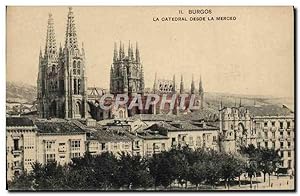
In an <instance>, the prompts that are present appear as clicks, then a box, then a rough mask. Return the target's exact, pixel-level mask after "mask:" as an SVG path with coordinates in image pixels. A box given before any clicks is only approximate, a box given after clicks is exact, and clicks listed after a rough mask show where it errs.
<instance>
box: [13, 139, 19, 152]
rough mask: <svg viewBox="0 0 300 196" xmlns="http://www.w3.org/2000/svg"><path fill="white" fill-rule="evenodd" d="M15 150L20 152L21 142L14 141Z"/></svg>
mask: <svg viewBox="0 0 300 196" xmlns="http://www.w3.org/2000/svg"><path fill="white" fill-rule="evenodd" d="M14 150H19V140H18V139H14Z"/></svg>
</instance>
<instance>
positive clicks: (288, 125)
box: [286, 121, 291, 129]
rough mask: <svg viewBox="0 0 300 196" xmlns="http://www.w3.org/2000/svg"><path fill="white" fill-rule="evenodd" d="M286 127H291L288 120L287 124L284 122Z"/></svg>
mask: <svg viewBox="0 0 300 196" xmlns="http://www.w3.org/2000/svg"><path fill="white" fill-rule="evenodd" d="M286 126H287V128H288V129H289V128H290V127H291V122H290V121H288V122H287V124H286Z"/></svg>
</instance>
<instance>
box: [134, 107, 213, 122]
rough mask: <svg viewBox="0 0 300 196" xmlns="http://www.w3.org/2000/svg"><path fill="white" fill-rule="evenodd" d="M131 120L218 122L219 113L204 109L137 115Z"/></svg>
mask: <svg viewBox="0 0 300 196" xmlns="http://www.w3.org/2000/svg"><path fill="white" fill-rule="evenodd" d="M130 119H133V120H135V119H140V120H143V121H174V120H182V121H183V120H216V119H218V112H216V111H215V110H212V109H202V110H198V111H194V112H188V113H185V114H183V113H179V114H178V115H173V114H155V115H153V114H137V115H134V116H132V117H130Z"/></svg>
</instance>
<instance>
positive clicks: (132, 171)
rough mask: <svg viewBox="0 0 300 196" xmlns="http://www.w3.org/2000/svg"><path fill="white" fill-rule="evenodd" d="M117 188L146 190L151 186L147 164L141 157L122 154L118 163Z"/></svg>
mask: <svg viewBox="0 0 300 196" xmlns="http://www.w3.org/2000/svg"><path fill="white" fill-rule="evenodd" d="M118 165H119V170H118V176H117V179H118V182H119V186H120V187H123V186H126V187H127V188H129V189H131V188H135V189H136V188H148V187H150V186H152V185H153V178H152V176H151V175H150V172H149V169H148V166H147V162H146V160H145V159H143V158H141V156H132V155H130V154H125V153H122V154H121V157H120V159H119V161H118Z"/></svg>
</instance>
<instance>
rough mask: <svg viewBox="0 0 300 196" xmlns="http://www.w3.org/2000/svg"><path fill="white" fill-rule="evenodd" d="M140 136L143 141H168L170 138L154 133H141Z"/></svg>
mask: <svg viewBox="0 0 300 196" xmlns="http://www.w3.org/2000/svg"><path fill="white" fill-rule="evenodd" d="M138 136H139V137H141V138H143V139H168V138H169V137H168V136H165V135H161V134H159V133H157V132H154V131H153V132H152V131H149V130H148V131H143V132H139V133H138Z"/></svg>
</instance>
